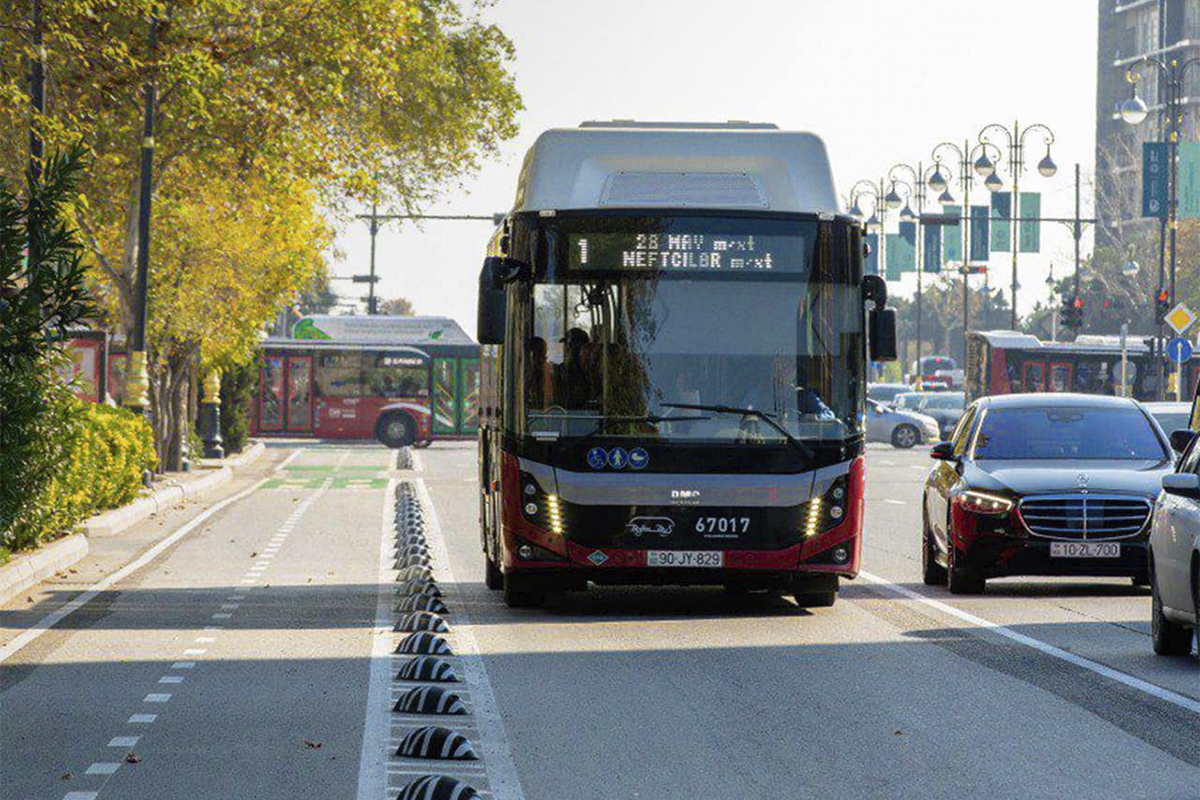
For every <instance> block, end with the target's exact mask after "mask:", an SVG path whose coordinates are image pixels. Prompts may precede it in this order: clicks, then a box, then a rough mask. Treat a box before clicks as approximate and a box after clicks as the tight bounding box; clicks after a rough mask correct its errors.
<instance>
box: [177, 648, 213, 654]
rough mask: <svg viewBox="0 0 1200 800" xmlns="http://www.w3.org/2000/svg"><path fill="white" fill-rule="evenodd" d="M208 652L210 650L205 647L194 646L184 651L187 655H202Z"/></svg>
mask: <svg viewBox="0 0 1200 800" xmlns="http://www.w3.org/2000/svg"><path fill="white" fill-rule="evenodd" d="M207 652H208V651H207V650H205V649H204V648H202V647H192V648H190V649H188V650H184V651H183V654H184V655H185V656H202V655H204V654H205V653H207Z"/></svg>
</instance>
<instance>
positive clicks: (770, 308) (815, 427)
mask: <svg viewBox="0 0 1200 800" xmlns="http://www.w3.org/2000/svg"><path fill="white" fill-rule="evenodd" d="M530 301H531V310H532V320H531V326H530V327H531V330H530V334H531V336H530V337H529V340H528V341H529V342H530V344H529V347H527V348H526V352H525V353H524V354H523V356H522V360H523V361H524V367H523V370H524V374H525V401H526V402H525V425H526V430H527V431H528V432H529V433H531V434H534V435H543V436H544V435H555V436H583V435H588V434H590V433H593V432H595V431H596V429H597V428H598V426H599V425H600V423H601V420H605V419H608V420H610V421H609V422H606V423H605V424H604V433H605V435H608V436H637V437H640V438H645V437H647V436H656V437H658V438H665V439H673V440H689V441H701V440H709V441H725V442H736V443H755V442H764V441H770V442H784V441H786V437H784V436H783V434H782V433H781V432H780V431H778V430H776V429H774V428H773V426H771V425H769V424H765V423H764V422H763V421H762V420H761V419H755V418H754V417H753V416H751V415H748V414H739V413H736V412H734V411H723V410H722V411H713V412H711V413H707V412H706V413H705V414H703V415H699V416H698V415H697V412H696V411H694V410H688V409H686V408H678V407H673V406H676V405H680V406H687V405H693V406H695V405H701V406H716V405H720V406H728V407H736V408H752V409H756V410H758V411H762V412H764V413H766V414H768V415H770V417H771V419H772V420H773V421H775V422H778V423H779V424H780V425H782V426H783V427H784V428H785V429H786V430H787V431H788V432H789V433H791V434H792V435H793V436H795V437H798V438H804V439H834V440H842V439H845V438H846V437H847V436H850V435H853V434H855V433H856V432H857V431H858V429H859V411H860V408H861V402H862V400H861V398H860V397H859V394H858V390H857V386H858V385H859V384H858V381H857V379H856V378H857V376H856V371H857V367H856V364H857V363H858V362H857V360H856V358H855V355H854V354H855V353H858V352H860V350H861V348H862V347H863V342H862V323H861V320H862V302H861V299H860V294H859V290H858V289H857V288H856V287H853V286H849V285H846V284H838V283H808V282H805V281H799V280H797V281H784V282H779V281H770V282H768V281H752V280H736V281H734V280H719V281H717V280H691V279H687V278H679V277H676V276H672V277H671V278H670V279H657V278H652V277H646V278H626V279H623V280H619V281H596V282H580V283H568V284H537V285H534V286H532V287H531V291H530ZM672 417H678V418H680V419H679V421H673V420H672ZM613 418H620V419H616V420H613ZM647 418H649V419H647ZM685 418H686V419H685Z"/></svg>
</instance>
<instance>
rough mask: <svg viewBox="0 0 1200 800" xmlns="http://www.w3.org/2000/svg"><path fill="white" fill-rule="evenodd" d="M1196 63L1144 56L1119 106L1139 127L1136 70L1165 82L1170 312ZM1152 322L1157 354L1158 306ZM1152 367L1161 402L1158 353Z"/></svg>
mask: <svg viewBox="0 0 1200 800" xmlns="http://www.w3.org/2000/svg"><path fill="white" fill-rule="evenodd" d="M1197 63H1200V58H1189V59H1188V60H1186V61H1184V62H1182V63H1181V62H1179V61H1178V60H1177V59H1174V58H1173V59H1171V60H1170V62H1163V61H1162V60H1160V59H1157V58H1154V57H1153V56H1147V57H1146V58H1143V59H1142V60H1141V61H1139V62H1137V63H1136V64H1131V65H1130V66H1129V69H1127V70H1126V71H1125V79H1126V80H1128V81H1129V86H1130V96H1129V98H1128V99H1127V100H1125V101H1124V102H1123V103H1121V107H1120V114H1121V119H1123V120H1125V122H1127V123H1129V124H1130V125H1139V124H1141V122H1142V121H1143V120H1145V119H1146V116H1147V115H1148V114H1149V113H1150V110H1149V109H1148V108H1147V107H1146V104H1145V102H1143V101H1142V99H1141V98H1140V97H1138V95H1137V85H1138V81H1140V80H1141V73H1140V72H1139V71H1138V70H1139V68H1140V67H1141V66H1142V65H1144V64H1148V65H1151V66H1153V67H1154V68H1155V69H1157V70H1158V72H1159V76H1160V77H1161V78H1162V79H1163V81H1164V85H1163V86H1162V89H1165V90H1166V91H1165V93H1164V98H1165V104H1166V112H1167V122H1168V131H1169V133H1168V134H1167V142H1168V145H1167V146H1168V154H1167V163H1168V164H1170V165H1171V168H1170V169H1169V170H1167V187H1168V201H1167V229H1168V230H1169V231H1170V234H1169V235H1170V247H1171V278H1170V289H1169V290H1168V295H1167V297H1168V298H1169V299H1168V302H1167V307H1168V308H1171V307H1173V306H1174V305H1175V267H1176V263H1177V261H1176V255H1175V241H1176V240H1175V235H1176V228H1177V227H1178V223H1179V175H1178V170H1179V167H1178V156H1179V127H1180V125H1181V124H1182V123H1183V119H1182V116H1183V100H1184V96H1185V94H1184V89H1185V87H1184V83H1183V81H1184V78H1186V77H1187V73H1188V71H1189V70H1190V69H1191V68H1192V67H1194V66H1195V65H1196V64H1197ZM1160 91H1161V90H1160ZM1162 255H1163V254H1162V252H1161V250H1160V252H1159V263H1158V292H1157V294H1156V295H1155V297H1156V298H1157V297H1160V296H1161V295H1162V293H1163V289H1164V283H1166V276H1165V275H1164V271H1165V269H1164V263H1163V261H1164V259H1163V257H1162ZM1154 321H1155V325H1156V326H1157V327H1158V335H1157V336H1156V337H1155V343H1156V348H1155V350H1157V343H1158V342H1161V341H1162V339H1163V320H1162V313H1161V311H1160V309H1159V308H1158V307H1157V306H1156V307H1155V311H1154ZM1154 364H1155V371H1156V373H1157V375H1158V390H1157V398H1158V399H1159V400H1162V399H1163V396H1164V391H1165V383H1166V381H1165V375H1164V373H1163V360H1162V358H1161V357H1160V356H1158V355H1157V353H1155V354H1154Z"/></svg>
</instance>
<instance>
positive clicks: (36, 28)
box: [29, 0, 46, 260]
mask: <svg viewBox="0 0 1200 800" xmlns="http://www.w3.org/2000/svg"><path fill="white" fill-rule="evenodd" d="M29 27H30V30H31V32H32V36H33V54H32V55H31V56H30V57H29V110H30V119H29V174H30V175H31V176H32V177H33V180H34V182H38V181H40V180H41V177H42V154H43V151H42V136H41V133H40V132H39V131H38V126H39V125H41V116H42V115H43V114H45V113H46V47H45V45H44V44H43V41H42V0H31V2H30V6H29ZM30 255H31V256H32V254H30ZM31 260H32V258H31Z"/></svg>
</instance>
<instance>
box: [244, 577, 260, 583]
mask: <svg viewBox="0 0 1200 800" xmlns="http://www.w3.org/2000/svg"><path fill="white" fill-rule="evenodd" d="M241 582H242V583H258V578H242V580H241Z"/></svg>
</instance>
